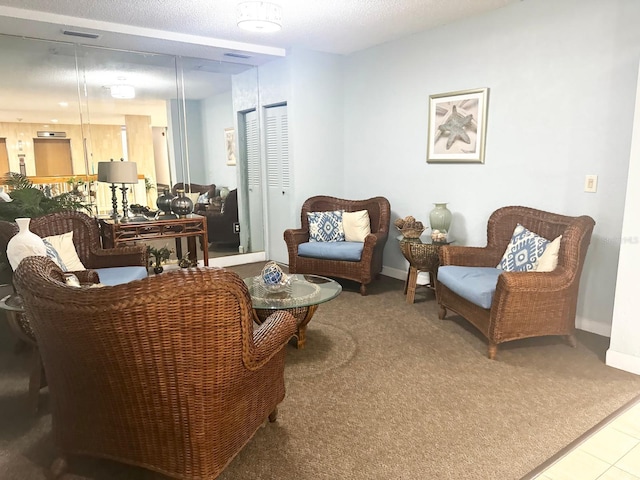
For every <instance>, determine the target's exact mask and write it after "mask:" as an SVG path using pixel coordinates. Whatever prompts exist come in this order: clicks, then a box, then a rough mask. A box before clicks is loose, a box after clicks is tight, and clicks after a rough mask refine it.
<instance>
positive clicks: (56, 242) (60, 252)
mask: <svg viewBox="0 0 640 480" xmlns="http://www.w3.org/2000/svg"><path fill="white" fill-rule="evenodd" d="M43 240H44V241H45V245H46V244H47V243H48V244H49V245H51V248H53V250H54V251H55V254H54V255H53V256H52V255H50V254H49V252H47V255H48V256H49V257H51V258H52V260H53V261H54V262H56V263H57V264H58V266H59V267H60V268H61V269H62V270H63V271H65V272H77V271H79V270H86V268H85V267H84V265H83V264H82V262H81V261H80V258H78V253H77V252H76V247H75V245H74V244H73V232H67V233H63V234H62V235H52V236H51V237H44V238H43ZM47 247H48V246H47ZM47 250H49V248H47ZM56 254H57V255H56ZM57 257H59V260H60V261H58V258H57Z"/></svg>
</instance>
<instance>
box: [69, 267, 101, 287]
mask: <svg viewBox="0 0 640 480" xmlns="http://www.w3.org/2000/svg"><path fill="white" fill-rule="evenodd" d="M69 273H73V274H74V275H75V276H76V277H78V280H79V281H80V283H81V284H82V283H100V277H99V276H98V272H96V271H95V270H79V271H77V272H69Z"/></svg>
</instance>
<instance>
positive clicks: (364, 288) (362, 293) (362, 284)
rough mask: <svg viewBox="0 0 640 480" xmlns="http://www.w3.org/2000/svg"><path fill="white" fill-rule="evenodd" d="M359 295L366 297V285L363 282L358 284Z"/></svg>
mask: <svg viewBox="0 0 640 480" xmlns="http://www.w3.org/2000/svg"><path fill="white" fill-rule="evenodd" d="M360 295H362V296H363V297H366V295H367V286H366V285H365V284H364V283H361V284H360Z"/></svg>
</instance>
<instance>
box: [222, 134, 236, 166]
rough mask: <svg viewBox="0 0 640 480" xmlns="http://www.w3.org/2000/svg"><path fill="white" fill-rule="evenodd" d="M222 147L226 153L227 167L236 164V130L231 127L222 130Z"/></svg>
mask: <svg viewBox="0 0 640 480" xmlns="http://www.w3.org/2000/svg"><path fill="white" fill-rule="evenodd" d="M224 145H225V148H226V152H227V165H229V166H234V165H235V164H236V130H235V128H233V127H229V128H225V129H224Z"/></svg>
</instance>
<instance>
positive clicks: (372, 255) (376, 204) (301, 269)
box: [284, 195, 391, 295]
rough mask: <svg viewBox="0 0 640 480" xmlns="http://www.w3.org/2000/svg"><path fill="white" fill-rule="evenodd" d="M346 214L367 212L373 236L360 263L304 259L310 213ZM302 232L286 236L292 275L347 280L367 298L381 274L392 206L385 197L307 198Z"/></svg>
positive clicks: (295, 230) (303, 210) (363, 251)
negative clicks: (301, 247) (301, 249)
mask: <svg viewBox="0 0 640 480" xmlns="http://www.w3.org/2000/svg"><path fill="white" fill-rule="evenodd" d="M332 210H344V211H346V212H357V211H359V210H367V211H368V212H369V221H370V226H371V234H370V235H368V236H367V237H366V238H365V241H364V247H363V250H362V256H361V257H360V261H359V262H348V261H341V260H326V259H322V258H312V257H301V256H299V255H298V245H300V244H301V243H304V242H308V241H309V222H308V220H307V213H309V212H326V211H332ZM300 220H301V228H299V229H289V230H286V231H285V232H284V240H285V242H286V244H287V250H288V252H289V272H290V273H311V274H315V275H323V276H326V277H337V278H344V279H347V280H353V281H356V282H360V293H361V294H363V295H366V291H367V290H366V286H367V285H368V284H369V283H371V281H372V280H373V279H374V278H375V277H376V276H377V275H378V274H379V273H380V272H381V271H382V253H383V250H384V245H385V243H386V242H387V237H388V236H389V223H390V221H391V206H390V204H389V201H388V200H387V199H386V198H384V197H373V198H369V199H366V200H345V199H341V198H336V197H329V196H324V195H319V196H315V197H311V198H308V199H307V200H306V201H305V202H304V203H303V205H302V211H301V213H300Z"/></svg>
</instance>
